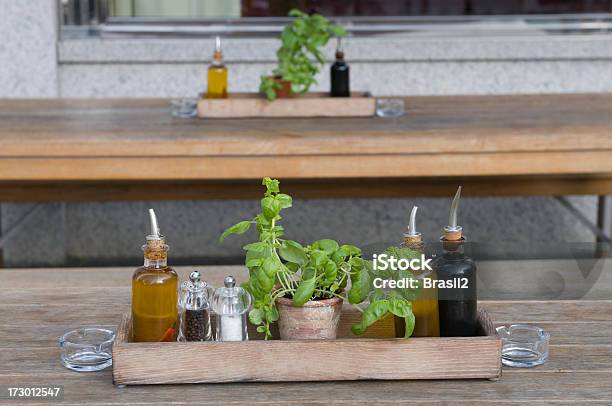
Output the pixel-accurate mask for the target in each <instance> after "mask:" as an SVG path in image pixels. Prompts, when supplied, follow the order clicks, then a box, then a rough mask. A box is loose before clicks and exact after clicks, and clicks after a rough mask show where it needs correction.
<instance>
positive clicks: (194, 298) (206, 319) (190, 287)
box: [178, 271, 212, 341]
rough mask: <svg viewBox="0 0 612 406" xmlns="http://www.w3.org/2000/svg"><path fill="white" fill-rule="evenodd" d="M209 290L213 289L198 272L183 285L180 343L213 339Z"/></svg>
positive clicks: (180, 300)
mask: <svg viewBox="0 0 612 406" xmlns="http://www.w3.org/2000/svg"><path fill="white" fill-rule="evenodd" d="M209 290H211V288H210V287H209V286H208V284H207V283H206V282H204V281H202V280H201V279H200V273H199V272H198V271H194V272H192V273H191V275H189V280H188V281H185V282H183V283H182V284H181V292H180V298H179V311H180V328H179V336H178V340H179V341H209V340H210V339H211V336H212V333H211V329H210V311H209V309H210V305H209V301H208V300H209Z"/></svg>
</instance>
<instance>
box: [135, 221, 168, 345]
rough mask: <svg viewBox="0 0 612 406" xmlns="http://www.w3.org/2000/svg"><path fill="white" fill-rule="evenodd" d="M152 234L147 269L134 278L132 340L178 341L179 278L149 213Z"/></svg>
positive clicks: (146, 249)
mask: <svg viewBox="0 0 612 406" xmlns="http://www.w3.org/2000/svg"><path fill="white" fill-rule="evenodd" d="M149 220H150V223H151V233H150V234H149V235H147V237H146V244H145V245H143V246H142V250H143V251H144V266H142V267H140V268H138V269H136V271H135V272H134V275H133V276H132V339H133V341H135V342H160V341H176V330H177V327H178V326H177V321H178V308H177V305H178V276H177V274H176V272H175V271H174V269H172V268H170V267H168V246H167V245H166V241H165V238H164V236H163V235H162V234H161V233H160V231H159V227H158V225H157V217H156V216H155V212H154V211H153V209H149Z"/></svg>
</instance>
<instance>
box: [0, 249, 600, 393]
mask: <svg viewBox="0 0 612 406" xmlns="http://www.w3.org/2000/svg"><path fill="white" fill-rule="evenodd" d="M479 266H480V268H481V269H487V268H489V269H491V270H495V271H496V272H497V271H499V272H502V271H504V270H506V271H507V272H512V273H515V275H518V274H521V273H523V272H530V273H534V272H539V271H547V270H554V269H558V267H559V266H560V264H559V263H558V262H554V261H553V262H550V261H548V262H547V261H526V262H525V263H520V262H519V263H518V265H517V262H508V263H501V262H496V263H488V264H485V263H482V264H479ZM192 269H193V268H189V267H185V268H179V274H180V275H181V278H183V279H184V278H185V277H186V276H187V275H188V273H189V272H190V271H191V270H192ZM199 269H200V270H202V271H203V274H204V275H205V278H206V279H207V280H209V281H211V282H212V283H213V284H215V285H217V286H218V285H219V284H221V282H222V279H223V277H224V276H225V275H227V274H230V273H233V274H235V275H236V276H238V277H239V278H243V277H244V276H245V270H244V269H243V268H242V267H206V268H199ZM131 273H132V270H131V269H126V268H99V269H75V268H73V269H37V270H25V269H19V270H0V343H1V345H0V348H1V351H0V385H5V384H20V385H23V384H50V385H51V384H61V385H64V387H65V397H64V402H65V403H67V404H78V403H87V404H90V405H101V404H106V405H108V404H160V405H161V404H163V405H168V404H185V405H187V404H190V405H191V404H211V405H219V404H233V405H255V404H262V405H264V404H265V405H274V404H278V405H286V404H310V405H315V404H316V405H321V404H329V403H335V404H343V405H357V404H377V405H391V404H393V405H397V404H406V405H420V404H447V403H453V404H465V405H488V404H504V405H507V404H542V405H544V404H545V405H549V404H579V405H583V404H602V405H603V404H605V405H609V404H612V300H610V299H612V293H611V292H612V267H611V266H610V265H606V266H605V267H604V270H603V271H602V273H601V274H599V277H598V280H597V281H596V282H595V284H594V285H593V287H592V289H590V290H589V291H588V292H587V293H586V296H585V299H584V300H566V301H537V300H519V301H496V300H487V301H482V302H481V305H482V306H485V307H486V308H487V309H488V310H489V311H490V312H491V314H492V316H493V318H494V320H495V321H496V322H498V323H508V322H531V323H537V324H538V325H540V326H542V327H544V328H545V329H547V330H548V331H550V332H551V335H552V339H551V347H550V359H549V360H548V362H547V363H546V364H544V365H542V366H539V367H536V368H531V369H513V368H504V371H503V376H502V378H501V379H500V380H499V381H497V382H491V381H487V380H467V381H466V380H464V381H397V382H390V381H358V382H319V383H296V384H262V383H240V384H215V385H175V386H135V387H127V388H122V389H118V388H115V387H114V386H113V384H112V378H111V370H110V369H108V370H105V371H102V372H97V373H77V372H72V371H69V370H67V369H65V368H63V367H62V366H61V365H60V362H59V350H58V346H57V338H58V337H59V336H60V335H61V334H62V333H63V332H64V331H65V330H68V329H71V328H74V327H77V326H79V325H94V324H97V325H103V326H108V327H115V326H116V325H117V323H118V322H119V320H120V317H121V314H122V313H123V312H125V311H129V303H130V279H131ZM569 285H570V289H573V288H572V287H571V285H572V282H569ZM576 286H578V285H576ZM235 361H236V362H239V360H235ZM228 362H231V354H228ZM355 362H359V360H355ZM203 367H205V366H203ZM363 367H364V368H367V365H364V366H363ZM19 404H26V403H25V402H22V403H19Z"/></svg>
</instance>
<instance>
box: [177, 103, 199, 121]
mask: <svg viewBox="0 0 612 406" xmlns="http://www.w3.org/2000/svg"><path fill="white" fill-rule="evenodd" d="M170 107H171V108H172V116H173V117H178V118H193V117H195V116H197V115H198V99H174V100H170Z"/></svg>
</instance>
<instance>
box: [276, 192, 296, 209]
mask: <svg viewBox="0 0 612 406" xmlns="http://www.w3.org/2000/svg"><path fill="white" fill-rule="evenodd" d="M275 198H276V200H278V202H279V204H280V207H281V209H286V208H288V207H291V206H292V205H293V199H292V198H291V196H289V195H286V194H284V193H279V194H277V195H276V196H275Z"/></svg>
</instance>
